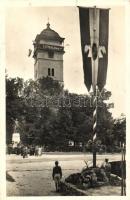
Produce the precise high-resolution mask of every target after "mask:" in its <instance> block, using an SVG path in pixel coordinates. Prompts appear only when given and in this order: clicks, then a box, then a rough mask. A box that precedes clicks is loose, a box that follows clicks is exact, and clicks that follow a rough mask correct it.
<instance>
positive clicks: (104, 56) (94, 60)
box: [79, 7, 109, 91]
mask: <svg viewBox="0 0 130 200" xmlns="http://www.w3.org/2000/svg"><path fill="white" fill-rule="evenodd" d="M79 19H80V34H81V48H82V58H83V70H84V82H85V85H86V87H87V89H88V91H89V90H90V88H91V86H92V87H93V90H95V88H96V85H97V86H98V88H99V90H100V91H101V90H102V88H103V87H104V85H105V84H106V75H107V65H108V32H109V28H108V25H109V9H100V8H96V7H94V8H82V7H79Z"/></svg>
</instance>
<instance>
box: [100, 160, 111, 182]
mask: <svg viewBox="0 0 130 200" xmlns="http://www.w3.org/2000/svg"><path fill="white" fill-rule="evenodd" d="M102 168H103V169H104V170H105V172H106V175H107V177H108V178H110V174H111V163H110V162H109V160H108V158H105V162H104V163H103V164H102Z"/></svg>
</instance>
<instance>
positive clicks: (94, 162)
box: [93, 86, 98, 167]
mask: <svg viewBox="0 0 130 200" xmlns="http://www.w3.org/2000/svg"><path fill="white" fill-rule="evenodd" d="M97 91H98V88H97V86H96V88H95V92H94V99H93V107H94V111H93V167H96V138H97V98H98V96H97Z"/></svg>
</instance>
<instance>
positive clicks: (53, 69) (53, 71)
mask: <svg viewBox="0 0 130 200" xmlns="http://www.w3.org/2000/svg"><path fill="white" fill-rule="evenodd" d="M52 76H54V68H52Z"/></svg>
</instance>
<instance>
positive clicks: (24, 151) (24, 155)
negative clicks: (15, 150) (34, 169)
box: [23, 146, 28, 158]
mask: <svg viewBox="0 0 130 200" xmlns="http://www.w3.org/2000/svg"><path fill="white" fill-rule="evenodd" d="M27 157H28V147H27V146H24V147H23V158H27Z"/></svg>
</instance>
